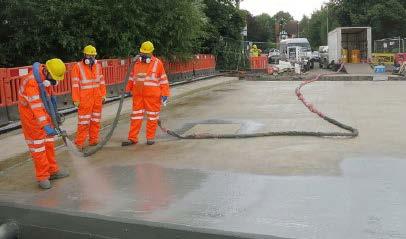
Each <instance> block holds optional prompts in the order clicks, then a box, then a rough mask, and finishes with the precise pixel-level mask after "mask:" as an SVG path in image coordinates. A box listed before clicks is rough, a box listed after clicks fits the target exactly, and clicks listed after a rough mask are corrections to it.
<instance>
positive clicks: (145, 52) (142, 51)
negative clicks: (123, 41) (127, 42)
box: [140, 49, 154, 54]
mask: <svg viewBox="0 0 406 239" xmlns="http://www.w3.org/2000/svg"><path fill="white" fill-rule="evenodd" d="M153 51H154V50H151V51H146V50H142V49H140V52H141V53H144V54H151V53H152V52H153Z"/></svg>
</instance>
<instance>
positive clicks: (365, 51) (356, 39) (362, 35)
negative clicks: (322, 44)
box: [328, 27, 372, 68]
mask: <svg viewBox="0 0 406 239" xmlns="http://www.w3.org/2000/svg"><path fill="white" fill-rule="evenodd" d="M353 50H359V53H360V55H359V56H360V62H368V61H370V60H371V58H372V33H371V28H370V27H339V28H336V29H334V30H333V31H331V32H329V33H328V59H329V61H330V64H331V65H332V66H334V65H335V66H337V65H339V64H341V63H350V62H351V57H350V56H351V52H352V51H353ZM346 52H348V54H347V55H345V54H344V53H346ZM345 57H346V58H347V59H344V58H345ZM357 63H358V62H357ZM333 68H334V67H333Z"/></svg>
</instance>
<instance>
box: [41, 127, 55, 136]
mask: <svg viewBox="0 0 406 239" xmlns="http://www.w3.org/2000/svg"><path fill="white" fill-rule="evenodd" d="M44 130H45V133H47V135H48V136H55V135H58V131H56V130H55V128H53V127H52V126H51V125H45V126H44Z"/></svg>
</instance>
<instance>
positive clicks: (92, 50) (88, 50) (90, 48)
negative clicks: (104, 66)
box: [83, 45, 97, 56]
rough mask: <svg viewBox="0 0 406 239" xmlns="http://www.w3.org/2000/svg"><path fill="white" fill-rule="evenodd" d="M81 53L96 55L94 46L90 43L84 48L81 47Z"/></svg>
mask: <svg viewBox="0 0 406 239" xmlns="http://www.w3.org/2000/svg"><path fill="white" fill-rule="evenodd" d="M83 53H84V54H86V55H93V56H95V55H97V51H96V47H94V46H92V45H87V46H85V48H83Z"/></svg>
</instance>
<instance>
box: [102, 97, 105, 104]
mask: <svg viewBox="0 0 406 239" xmlns="http://www.w3.org/2000/svg"><path fill="white" fill-rule="evenodd" d="M104 103H106V96H105V97H103V99H102V104H104Z"/></svg>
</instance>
